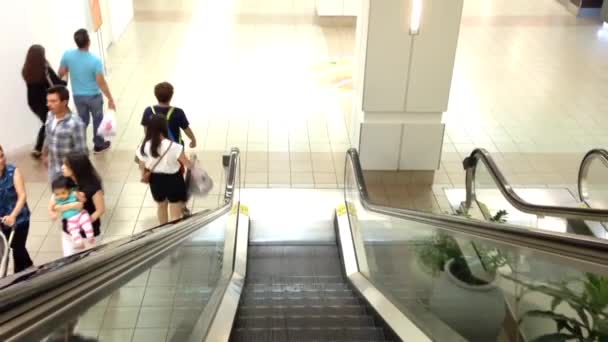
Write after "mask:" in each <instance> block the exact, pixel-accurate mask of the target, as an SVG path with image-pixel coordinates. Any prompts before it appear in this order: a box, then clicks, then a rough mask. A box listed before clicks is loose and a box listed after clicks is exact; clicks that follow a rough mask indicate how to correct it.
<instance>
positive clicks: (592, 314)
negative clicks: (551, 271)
mask: <svg viewBox="0 0 608 342" xmlns="http://www.w3.org/2000/svg"><path fill="white" fill-rule="evenodd" d="M505 278H507V279H509V280H511V281H513V282H515V283H517V284H519V285H521V286H522V288H523V291H521V293H520V295H519V296H518V297H517V301H518V303H520V302H521V301H522V300H523V299H524V297H525V296H528V295H530V294H534V293H542V294H544V295H546V296H549V297H551V298H552V300H551V306H550V308H549V309H546V310H539V309H535V310H529V311H526V312H525V313H524V314H523V315H522V316H521V317H520V319H519V324H520V325H521V324H522V323H523V322H524V321H525V320H526V319H528V318H532V317H534V318H541V319H548V320H552V321H553V322H554V323H555V331H551V332H547V333H544V334H541V335H539V336H536V337H535V338H534V339H533V340H531V341H533V342H546V341H559V342H566V341H579V342H605V341H608V314H607V312H606V311H607V308H608V278H607V277H602V276H598V275H595V274H591V273H585V274H584V276H583V277H582V279H575V280H569V281H561V282H548V283H545V284H537V283H533V282H531V281H525V280H521V279H518V278H516V277H514V276H505ZM563 304H565V306H561V305H563ZM560 306H561V307H560ZM558 308H561V310H558Z"/></svg>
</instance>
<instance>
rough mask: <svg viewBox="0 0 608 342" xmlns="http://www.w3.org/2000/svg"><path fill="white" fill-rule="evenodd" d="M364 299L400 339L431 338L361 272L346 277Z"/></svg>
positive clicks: (421, 341) (422, 340)
mask: <svg viewBox="0 0 608 342" xmlns="http://www.w3.org/2000/svg"><path fill="white" fill-rule="evenodd" d="M348 278H349V279H350V281H351V283H352V284H353V286H355V288H356V289H357V290H358V291H359V293H361V295H362V296H363V297H364V298H365V300H366V301H367V302H368V303H369V304H370V305H371V306H372V307H373V308H374V309H375V310H376V312H377V313H378V314H379V315H380V317H382V319H383V320H384V322H386V324H388V326H390V327H391V329H393V331H394V332H395V334H397V336H399V338H401V340H402V341H416V342H418V341H419V342H424V341H431V339H430V338H429V337H428V336H427V335H426V334H425V333H424V332H422V330H420V329H419V328H418V327H417V326H416V325H415V324H414V323H412V321H410V320H409V319H408V318H407V317H406V316H405V315H404V314H403V313H402V312H401V311H400V310H399V309H398V308H397V307H396V306H395V305H394V304H393V303H392V302H391V301H390V300H388V298H386V297H385V296H384V295H383V294H382V292H380V291H379V290H378V289H377V288H376V287H375V286H374V284H372V283H371V282H370V281H369V280H368V279H367V278H366V277H365V276H363V275H362V274H361V273H354V274H352V275H350V276H349V277H348Z"/></svg>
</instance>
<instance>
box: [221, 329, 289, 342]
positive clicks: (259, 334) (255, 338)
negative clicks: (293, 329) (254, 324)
mask: <svg viewBox="0 0 608 342" xmlns="http://www.w3.org/2000/svg"><path fill="white" fill-rule="evenodd" d="M230 341H231V342H283V341H288V339H287V330H286V329H251V328H238V329H235V330H234V331H233V332H232V335H231V337H230Z"/></svg>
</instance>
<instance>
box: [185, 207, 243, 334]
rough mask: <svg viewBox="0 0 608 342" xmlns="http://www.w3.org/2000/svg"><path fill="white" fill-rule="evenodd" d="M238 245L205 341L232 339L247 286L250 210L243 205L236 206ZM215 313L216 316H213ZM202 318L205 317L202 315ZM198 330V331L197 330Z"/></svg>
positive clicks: (211, 315) (209, 315)
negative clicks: (226, 282) (232, 265)
mask: <svg viewBox="0 0 608 342" xmlns="http://www.w3.org/2000/svg"><path fill="white" fill-rule="evenodd" d="M235 208H236V212H237V215H236V223H237V227H236V229H235V232H236V244H235V246H236V247H235V249H234V254H233V255H234V256H233V260H234V268H233V272H232V274H231V277H230V280H229V282H228V285H227V287H226V289H225V291H224V293H223V294H222V296H221V301H220V302H219V303H218V306H217V307H216V308H215V310H214V311H212V312H211V314H208V315H207V317H212V320H213V321H212V323H211V325H210V326H209V329H208V330H205V331H208V333H207V336H205V338H204V341H209V342H222V341H226V342H227V341H228V340H229V339H230V332H231V329H232V325H233V323H234V318H235V317H236V313H237V311H238V307H239V301H240V298H241V293H242V292H243V287H244V285H245V277H246V275H247V249H248V245H249V213H248V210H240V208H241V205H240V203H238V204H237V205H236V206H235ZM213 313H215V315H213ZM201 317H205V315H202V316H201ZM197 330H198V329H197ZM189 341H190V342H198V341H203V339H202V338H200V336H198V335H197V336H192V337H191V338H190V340H189Z"/></svg>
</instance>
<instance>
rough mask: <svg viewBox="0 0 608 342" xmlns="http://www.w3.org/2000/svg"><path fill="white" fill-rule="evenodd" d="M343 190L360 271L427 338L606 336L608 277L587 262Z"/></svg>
mask: <svg viewBox="0 0 608 342" xmlns="http://www.w3.org/2000/svg"><path fill="white" fill-rule="evenodd" d="M347 182H353V180H352V178H349V177H348V176H347ZM346 188H347V190H346V193H345V195H346V202H347V208H349V218H350V220H351V222H352V223H353V225H352V229H353V234H354V236H355V239H359V240H361V241H362V244H363V245H364V247H363V250H361V249H359V250H358V251H357V252H358V259H360V260H363V267H362V264H360V267H361V269H362V273H364V274H365V275H366V276H367V277H368V278H369V279H370V281H371V282H372V283H373V284H374V285H375V286H376V287H378V288H379V289H380V290H381V291H382V292H383V294H384V295H386V296H387V297H388V298H389V299H390V300H391V301H392V302H393V303H394V304H395V305H396V306H397V307H398V308H399V309H400V310H401V311H402V312H403V313H404V314H405V315H406V316H407V317H408V318H409V319H410V320H412V322H414V323H415V324H416V325H417V326H418V327H420V328H421V329H422V330H423V331H424V332H425V333H426V334H428V335H429V336H430V337H431V339H433V340H437V341H480V342H492V341H496V342H499V341H500V342H503V341H513V342H515V341H604V340H605V339H606V338H608V317H607V316H606V315H607V312H606V307H607V306H608V278H606V277H604V276H603V275H602V274H598V273H595V272H598V271H597V270H596V269H593V270H591V271H590V269H589V265H587V264H583V263H577V262H575V261H572V260H569V259H566V258H562V257H558V256H554V255H548V254H544V253H540V252H538V251H534V250H531V249H525V248H516V247H512V246H510V245H506V244H501V243H497V242H491V241H488V240H482V239H476V238H471V237H470V236H465V235H463V234H459V233H454V232H450V231H448V230H445V229H442V227H439V226H434V225H429V224H425V223H418V222H413V221H409V220H404V219H400V218H395V217H390V216H386V215H380V214H375V213H373V212H371V211H367V210H366V209H365V208H363V207H362V206H361V204H360V203H361V202H360V200H359V198H358V196H359V195H358V192H357V191H356V190H355V187H354V184H352V183H350V184H348V183H347V186H346ZM360 254H364V255H360ZM362 257H363V258H362ZM600 271H601V272H606V271H605V270H603V269H600ZM590 272H591V273H590Z"/></svg>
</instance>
